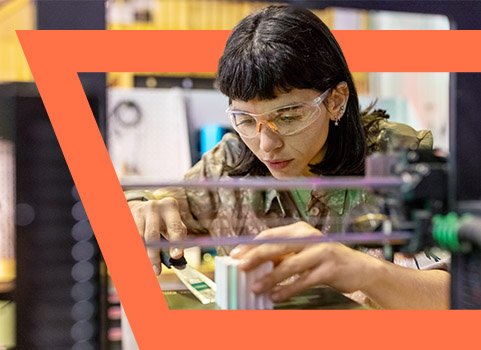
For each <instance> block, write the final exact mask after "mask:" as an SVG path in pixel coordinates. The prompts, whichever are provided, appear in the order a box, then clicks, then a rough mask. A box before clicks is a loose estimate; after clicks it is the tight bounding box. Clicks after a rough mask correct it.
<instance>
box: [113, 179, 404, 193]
mask: <svg viewBox="0 0 481 350" xmlns="http://www.w3.org/2000/svg"><path fill="white" fill-rule="evenodd" d="M121 184H122V187H123V188H124V190H126V189H145V188H162V187H185V188H251V189H259V190H265V189H271V188H275V189H280V190H290V189H293V188H298V189H299V188H302V189H318V188H364V187H369V188H398V187H401V186H402V185H404V184H406V182H405V181H403V180H402V179H401V178H399V177H395V176H382V177H381V176H380V177H359V176H358V177H354V176H347V177H310V178H299V179H291V180H282V181H281V180H276V179H274V178H270V177H265V178H252V177H249V178H226V179H221V180H212V179H206V180H201V181H165V182H156V183H150V184H146V183H143V184H140V185H139V184H129V183H128V182H122V183H121Z"/></svg>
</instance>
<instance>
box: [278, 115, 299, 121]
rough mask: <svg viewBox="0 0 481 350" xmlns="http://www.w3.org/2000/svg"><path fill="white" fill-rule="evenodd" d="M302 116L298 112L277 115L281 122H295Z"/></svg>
mask: <svg viewBox="0 0 481 350" xmlns="http://www.w3.org/2000/svg"><path fill="white" fill-rule="evenodd" d="M299 118H300V115H297V114H292V115H291V114H290V115H281V116H280V117H277V119H278V120H279V121H281V122H285V123H288V122H294V121H296V120H298V119H299Z"/></svg>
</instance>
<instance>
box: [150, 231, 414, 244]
mask: <svg viewBox="0 0 481 350" xmlns="http://www.w3.org/2000/svg"><path fill="white" fill-rule="evenodd" d="M412 235H413V234H412V233H411V232H405V231H398V232H391V233H389V234H384V233H379V232H363V233H359V232H346V233H336V234H329V235H328V236H308V237H270V238H256V236H236V237H197V238H188V239H185V240H182V241H170V242H169V241H165V240H162V241H150V242H145V246H146V247H147V248H188V247H215V246H226V245H239V244H249V245H259V244H279V243H290V244H301V243H302V244H312V243H325V242H339V243H343V244H346V245H363V244H364V245H365V244H370V245H371V244H379V245H385V244H390V245H402V244H405V243H406V242H407V241H408V240H409V239H411V237H412Z"/></svg>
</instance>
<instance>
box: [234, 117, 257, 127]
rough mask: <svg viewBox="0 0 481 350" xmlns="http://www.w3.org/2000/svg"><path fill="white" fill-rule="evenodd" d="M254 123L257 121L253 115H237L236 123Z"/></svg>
mask: <svg viewBox="0 0 481 350" xmlns="http://www.w3.org/2000/svg"><path fill="white" fill-rule="evenodd" d="M252 123H255V121H254V119H253V118H252V117H242V116H237V117H236V125H237V126H239V125H250V124H252Z"/></svg>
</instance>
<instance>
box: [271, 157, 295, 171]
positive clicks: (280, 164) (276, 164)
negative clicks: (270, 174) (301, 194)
mask: <svg viewBox="0 0 481 350" xmlns="http://www.w3.org/2000/svg"><path fill="white" fill-rule="evenodd" d="M291 161H292V159H289V160H281V161H271V160H267V161H266V163H267V166H268V167H269V168H271V169H273V170H280V169H284V168H285V167H286V166H288V165H289V163H290V162H291Z"/></svg>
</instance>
